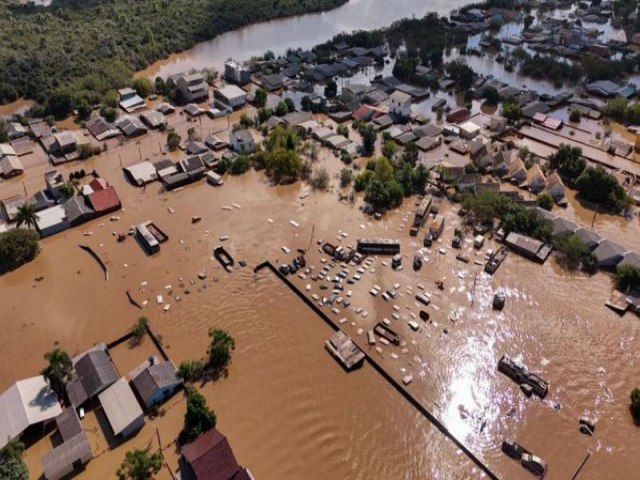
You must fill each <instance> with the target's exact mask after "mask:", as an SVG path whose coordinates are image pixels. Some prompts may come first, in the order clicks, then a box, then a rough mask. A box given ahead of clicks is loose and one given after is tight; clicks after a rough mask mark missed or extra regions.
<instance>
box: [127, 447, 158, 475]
mask: <svg viewBox="0 0 640 480" xmlns="http://www.w3.org/2000/svg"><path fill="white" fill-rule="evenodd" d="M161 468H162V454H160V452H155V453H152V454H150V453H149V449H148V448H147V449H141V448H136V449H135V450H130V451H128V452H127V453H126V454H125V459H124V461H123V462H122V463H121V464H120V468H119V469H118V470H117V471H116V475H117V477H118V480H148V479H152V478H154V477H155V475H156V474H157V473H158V472H159V471H160V469H161Z"/></svg>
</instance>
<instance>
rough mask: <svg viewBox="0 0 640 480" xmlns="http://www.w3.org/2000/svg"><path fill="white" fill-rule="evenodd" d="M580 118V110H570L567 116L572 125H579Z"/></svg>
mask: <svg viewBox="0 0 640 480" xmlns="http://www.w3.org/2000/svg"><path fill="white" fill-rule="evenodd" d="M580 117H582V114H581V113H580V110H571V113H570V114H569V121H570V122H573V123H580Z"/></svg>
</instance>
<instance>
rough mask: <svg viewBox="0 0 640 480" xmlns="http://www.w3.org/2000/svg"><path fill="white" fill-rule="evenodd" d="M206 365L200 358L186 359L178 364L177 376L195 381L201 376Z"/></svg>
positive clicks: (188, 380)
mask: <svg viewBox="0 0 640 480" xmlns="http://www.w3.org/2000/svg"><path fill="white" fill-rule="evenodd" d="M205 369H206V365H205V364H204V362H203V361H202V360H186V361H184V362H182V363H180V365H179V366H178V377H180V378H181V379H182V380H184V381H185V382H195V381H198V380H200V379H201V378H202V376H203V375H204V372H205Z"/></svg>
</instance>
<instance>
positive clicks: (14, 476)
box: [0, 439, 29, 480]
mask: <svg viewBox="0 0 640 480" xmlns="http://www.w3.org/2000/svg"><path fill="white" fill-rule="evenodd" d="M23 453H24V444H23V443H22V442H21V441H20V440H18V439H14V440H12V441H10V442H9V443H7V444H6V445H5V447H4V448H3V449H2V450H0V478H2V479H3V480H29V470H28V469H27V466H26V465H25V463H24V461H23V459H22V456H23Z"/></svg>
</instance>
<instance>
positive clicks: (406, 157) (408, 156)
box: [402, 142, 418, 166]
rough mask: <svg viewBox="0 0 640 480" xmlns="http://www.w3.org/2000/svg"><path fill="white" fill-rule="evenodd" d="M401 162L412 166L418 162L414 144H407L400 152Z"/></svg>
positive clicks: (416, 148) (416, 149) (416, 147)
mask: <svg viewBox="0 0 640 480" xmlns="http://www.w3.org/2000/svg"><path fill="white" fill-rule="evenodd" d="M402 161H403V162H406V163H408V164H409V165H411V166H414V165H415V164H416V162H417V161H418V146H417V145H416V144H415V143H413V142H412V143H409V144H407V146H406V147H404V151H403V152H402Z"/></svg>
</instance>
